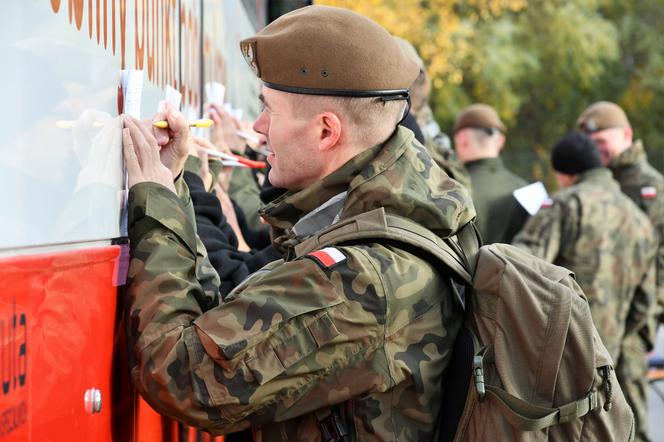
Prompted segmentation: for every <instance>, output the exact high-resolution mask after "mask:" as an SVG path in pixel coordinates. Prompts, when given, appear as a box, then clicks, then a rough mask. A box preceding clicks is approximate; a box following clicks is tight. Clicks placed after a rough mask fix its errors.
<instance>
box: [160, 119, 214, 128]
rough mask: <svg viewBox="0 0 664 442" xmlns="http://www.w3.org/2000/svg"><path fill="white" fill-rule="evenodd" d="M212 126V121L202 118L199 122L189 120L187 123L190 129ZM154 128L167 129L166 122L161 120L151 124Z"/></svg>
mask: <svg viewBox="0 0 664 442" xmlns="http://www.w3.org/2000/svg"><path fill="white" fill-rule="evenodd" d="M213 124H214V121H212V120H210V119H209V118H203V119H201V120H191V121H189V126H190V127H210V126H212V125H213ZM152 125H153V126H154V127H158V128H160V129H166V128H167V127H168V121H166V120H161V121H155V122H153V123H152Z"/></svg>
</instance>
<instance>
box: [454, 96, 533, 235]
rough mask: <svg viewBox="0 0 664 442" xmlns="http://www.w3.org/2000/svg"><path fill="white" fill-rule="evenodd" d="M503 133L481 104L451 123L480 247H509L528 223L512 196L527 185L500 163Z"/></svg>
mask: <svg viewBox="0 0 664 442" xmlns="http://www.w3.org/2000/svg"><path fill="white" fill-rule="evenodd" d="M504 133H505V125H504V124H503V122H502V121H501V120H500V117H499V116H498V113H497V112H496V111H495V110H494V109H493V108H492V107H491V106H488V105H486V104H482V103H476V104H472V105H470V106H468V107H467V108H465V109H464V110H463V111H461V113H459V115H458V116H457V118H456V120H455V122H454V147H455V149H456V151H457V154H458V155H459V158H460V159H461V161H463V163H464V165H465V166H466V169H467V170H468V173H469V174H470V179H471V182H472V187H473V202H474V203H475V209H476V210H477V227H478V229H479V230H480V233H481V234H482V239H483V240H484V244H493V243H496V242H498V243H509V242H510V241H512V238H513V237H514V235H516V233H517V232H518V231H519V230H521V228H522V227H523V224H524V223H525V222H526V219H528V212H526V210H525V209H524V208H523V207H522V206H521V204H519V202H518V201H517V200H516V198H514V195H513V194H512V192H513V191H514V190H516V189H518V188H520V187H523V186H525V185H526V184H527V183H526V182H525V181H524V180H523V178H521V177H519V176H517V175H515V174H514V173H512V172H511V171H509V170H508V169H507V168H506V167H505V165H504V164H503V161H502V160H501V159H500V152H501V150H502V149H503V146H504V145H505V135H503V134H504Z"/></svg>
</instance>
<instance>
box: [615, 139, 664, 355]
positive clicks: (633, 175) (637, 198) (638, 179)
mask: <svg viewBox="0 0 664 442" xmlns="http://www.w3.org/2000/svg"><path fill="white" fill-rule="evenodd" d="M609 168H610V169H611V172H613V177H614V178H615V179H616V181H618V183H620V188H621V189H622V191H623V192H624V193H625V195H627V196H628V197H630V198H631V200H632V201H634V202H635V203H636V205H637V206H639V207H640V208H641V210H643V211H644V212H645V213H646V214H647V215H648V217H649V218H650V222H652V224H653V226H655V230H656V231H657V236H658V239H659V250H658V252H657V293H658V294H657V299H658V309H657V310H658V314H660V315H662V319H661V321H664V176H662V174H661V173H659V172H658V171H657V170H656V169H655V168H654V167H652V166H651V165H650V164H649V163H648V157H647V156H646V152H645V150H644V148H643V144H642V143H641V141H640V140H637V141H636V142H634V144H633V145H632V147H630V148H629V149H627V150H625V151H624V152H623V153H621V154H620V155H618V156H617V157H615V158H614V159H613V160H611V162H610V163H609ZM655 325H656V324H655ZM648 335H649V337H650V338H649V339H650V340H651V342H650V343H649V345H650V346H652V340H653V339H654V335H655V328H654V327H653V329H651V330H649V332H648Z"/></svg>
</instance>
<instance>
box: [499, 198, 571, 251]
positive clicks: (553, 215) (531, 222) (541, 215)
mask: <svg viewBox="0 0 664 442" xmlns="http://www.w3.org/2000/svg"><path fill="white" fill-rule="evenodd" d="M573 201H575V200H573ZM574 213H575V211H574V210H573V208H570V207H566V205H565V204H563V203H562V202H561V201H559V200H554V201H553V202H552V204H551V206H550V207H542V208H541V209H540V210H539V211H538V212H537V213H536V214H535V215H533V216H532V217H530V218H529V219H528V221H527V222H526V224H525V226H524V227H523V229H522V230H521V232H519V233H518V234H517V235H516V236H515V237H514V240H513V241H512V244H513V245H515V246H517V247H519V248H522V249H525V250H527V251H529V252H530V253H532V254H533V255H535V256H537V257H539V258H541V259H543V260H545V261H547V262H551V263H552V262H554V261H555V260H556V257H557V256H558V254H559V253H560V250H561V248H562V247H564V245H565V239H567V240H568V241H569V238H575V237H576V236H575V233H574V230H576V223H575V222H574V216H571V215H572V214H574ZM570 216H571V218H570Z"/></svg>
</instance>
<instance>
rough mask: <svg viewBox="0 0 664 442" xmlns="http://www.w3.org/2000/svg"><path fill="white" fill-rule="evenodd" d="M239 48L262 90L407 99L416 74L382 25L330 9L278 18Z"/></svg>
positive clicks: (316, 8) (305, 10)
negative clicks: (266, 88)
mask: <svg viewBox="0 0 664 442" xmlns="http://www.w3.org/2000/svg"><path fill="white" fill-rule="evenodd" d="M240 49H241V50H242V54H243V55H244V58H245V60H246V61H247V63H248V64H249V66H250V67H251V68H252V70H253V71H254V73H255V74H256V76H258V78H260V79H261V80H262V81H263V83H264V84H265V86H267V87H269V88H272V89H277V90H282V91H286V92H293V93H299V94H313V95H339V96H348V97H381V96H382V97H385V98H386V99H390V98H391V99H405V98H406V97H407V96H408V88H409V87H410V85H411V84H412V83H413V82H414V81H415V79H416V78H417V75H418V74H419V71H420V70H419V67H418V66H417V64H416V63H415V62H414V61H412V60H411V59H410V57H409V56H408V55H407V54H406V53H405V52H404V51H403V50H402V49H401V47H400V46H399V44H398V43H397V42H396V41H395V40H394V38H393V37H392V36H391V35H390V34H389V33H388V32H387V31H386V30H385V29H383V28H382V27H381V26H379V25H378V24H376V23H375V22H373V21H371V20H369V19H368V18H366V17H364V16H362V15H360V14H357V13H355V12H352V11H350V10H348V9H342V8H334V7H330V6H318V5H314V6H307V7H304V8H301V9H297V10H295V11H293V12H290V13H288V14H285V15H282V16H281V17H279V18H278V19H277V20H275V21H273V22H272V23H270V24H269V25H268V26H266V27H265V28H263V29H262V30H261V31H260V32H258V33H257V34H256V35H254V36H253V37H251V38H247V39H246V40H243V41H241V42H240Z"/></svg>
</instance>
